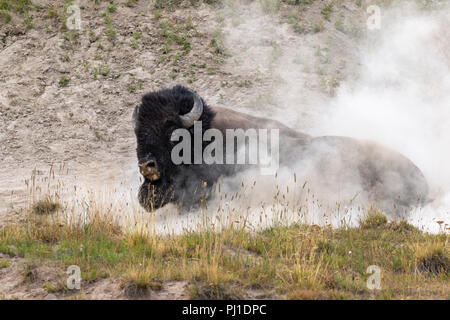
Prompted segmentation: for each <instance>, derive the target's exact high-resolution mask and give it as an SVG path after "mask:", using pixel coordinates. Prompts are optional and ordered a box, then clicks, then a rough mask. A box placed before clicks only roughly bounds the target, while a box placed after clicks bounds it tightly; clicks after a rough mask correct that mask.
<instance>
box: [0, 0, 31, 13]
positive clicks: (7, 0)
mask: <svg viewBox="0 0 450 320" xmlns="http://www.w3.org/2000/svg"><path fill="white" fill-rule="evenodd" d="M31 5H32V2H31V0H0V10H6V11H15V12H22V13H23V12H26V11H27V10H28V9H30V7H31Z"/></svg>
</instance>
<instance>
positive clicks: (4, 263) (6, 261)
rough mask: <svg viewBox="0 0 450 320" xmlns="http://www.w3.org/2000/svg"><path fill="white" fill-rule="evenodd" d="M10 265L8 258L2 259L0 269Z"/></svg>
mask: <svg viewBox="0 0 450 320" xmlns="http://www.w3.org/2000/svg"><path fill="white" fill-rule="evenodd" d="M10 265H11V264H10V263H9V261H8V260H0V269H4V268H8V267H9V266H10Z"/></svg>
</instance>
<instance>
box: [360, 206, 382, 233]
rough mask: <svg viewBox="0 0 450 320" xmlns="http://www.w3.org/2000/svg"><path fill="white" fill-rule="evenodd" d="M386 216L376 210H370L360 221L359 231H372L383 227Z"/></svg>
mask: <svg viewBox="0 0 450 320" xmlns="http://www.w3.org/2000/svg"><path fill="white" fill-rule="evenodd" d="M387 222H388V221H387V218H386V216H385V215H384V214H383V213H381V212H379V211H376V210H370V211H369V212H368V213H367V215H366V216H365V217H364V218H363V219H361V221H360V222H359V226H360V228H361V229H373V228H379V227H383V226H385V225H386V224H387Z"/></svg>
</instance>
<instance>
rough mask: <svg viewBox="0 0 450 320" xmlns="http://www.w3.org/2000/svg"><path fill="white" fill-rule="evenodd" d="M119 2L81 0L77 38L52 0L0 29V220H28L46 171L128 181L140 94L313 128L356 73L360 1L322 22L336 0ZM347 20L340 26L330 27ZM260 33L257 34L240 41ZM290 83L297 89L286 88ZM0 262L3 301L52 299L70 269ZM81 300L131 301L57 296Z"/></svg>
mask: <svg viewBox="0 0 450 320" xmlns="http://www.w3.org/2000/svg"><path fill="white" fill-rule="evenodd" d="M126 2H127V1H122V0H121V1H116V3H117V6H116V10H111V12H109V11H108V9H107V8H108V7H109V6H111V3H110V2H108V1H101V2H100V3H99V4H95V3H94V2H93V1H81V4H82V10H81V18H82V30H81V31H79V32H74V31H70V30H66V29H64V28H63V27H62V23H61V21H60V20H59V19H60V18H59V17H61V15H62V12H63V8H62V6H61V5H60V6H59V7H58V10H57V11H58V12H59V16H58V17H56V18H55V17H54V16H52V15H51V14H50V13H49V12H50V11H49V10H50V9H51V8H52V7H53V5H54V1H51V0H35V1H33V3H35V4H38V5H40V7H39V8H33V9H32V10H30V12H29V17H30V18H31V21H32V25H30V24H29V23H28V25H27V23H26V22H25V21H24V20H23V19H22V17H21V16H20V15H19V14H13V17H12V20H11V22H9V23H6V24H5V23H4V24H0V38H1V39H2V41H0V127H1V131H0V159H1V166H0V226H1V225H4V224H5V223H7V222H8V221H9V222H17V221H20V220H21V219H24V218H25V214H24V210H23V209H24V208H26V206H27V204H29V203H30V201H31V200H32V199H31V198H30V191H29V190H30V187H29V186H30V184H31V183H32V179H31V180H30V178H31V177H35V178H36V177H37V178H38V180H39V181H40V183H41V185H42V190H40V191H41V194H45V187H46V182H47V183H48V180H49V179H47V177H48V176H49V175H50V176H51V175H52V174H56V179H51V180H52V183H53V184H65V185H66V186H72V185H77V183H78V182H79V181H83V183H84V185H86V184H89V183H90V182H93V183H94V182H95V184H96V185H99V184H102V183H104V184H114V183H117V181H121V182H123V181H125V182H130V181H131V180H133V179H134V180H133V182H132V183H134V184H136V183H137V181H136V180H137V179H138V175H137V170H136V168H135V162H136V158H135V139H134V135H133V132H132V129H131V126H130V116H131V112H132V108H133V107H134V105H135V104H136V103H137V102H138V101H139V100H140V97H141V96H142V94H144V93H145V92H147V91H150V90H154V89H157V88H161V87H168V86H171V85H174V84H184V85H186V86H189V87H191V88H193V89H195V90H196V91H197V92H198V93H199V94H200V95H201V96H202V97H203V98H204V99H205V100H206V101H208V103H209V104H220V105H226V106H228V107H232V108H238V109H240V110H242V111H246V112H252V113H254V114H260V115H265V116H270V117H273V118H275V119H278V120H281V121H283V122H285V123H287V124H288V125H290V126H292V127H295V128H297V129H300V130H302V131H305V132H309V131H310V129H311V128H312V127H313V126H312V124H314V123H315V122H316V121H318V119H319V118H320V115H321V114H322V113H324V112H326V109H324V108H325V107H324V106H326V102H327V101H328V100H329V99H330V97H332V96H333V94H334V91H335V89H336V87H338V86H339V83H340V82H341V81H342V80H344V79H347V78H349V77H353V76H355V75H356V74H357V70H358V52H357V46H356V43H357V42H358V41H359V40H360V39H361V36H362V34H363V33H365V32H366V30H365V29H364V28H363V27H362V26H363V24H364V21H365V17H366V16H365V15H366V13H365V8H364V6H359V5H358V4H357V3H358V1H339V2H336V3H335V4H334V6H333V9H332V13H331V14H330V17H329V18H328V17H325V15H324V13H323V12H321V11H322V10H323V8H324V6H325V3H326V2H327V3H328V2H330V1H313V3H311V4H308V5H305V6H301V7H299V6H292V5H287V4H286V3H281V5H280V7H279V8H277V9H276V10H275V9H274V8H272V7H271V5H270V3H271V2H270V1H266V2H264V3H269V5H268V6H266V7H264V6H263V7H261V5H260V3H259V2H257V1H243V3H240V4H238V3H237V2H236V1H225V4H221V5H217V4H216V5H208V4H204V3H200V4H199V5H198V7H193V6H191V5H189V4H188V3H184V2H183V5H181V6H177V7H172V8H165V9H159V10H157V9H154V6H153V5H152V3H149V2H147V1H138V2H137V3H136V4H132V5H131V6H127V5H125V4H126ZM128 2H129V1H128ZM104 13H107V17H109V18H110V20H108V18H107V17H105V16H104V15H103V16H102V14H104ZM342 16H343V17H345V19H344V20H343V21H344V22H342V21H341V24H342V23H343V25H344V26H341V24H339V26H340V27H337V23H339V21H340V20H339V19H341V18H340V17H342ZM164 21H166V22H164ZM255 28H256V29H258V30H259V32H257V34H258V36H257V37H248V36H247V35H248V34H255V32H254V30H255ZM338 29H340V30H338ZM164 30H166V31H167V30H169V31H170V30H172V31H173V32H174V33H176V34H183V35H184V37H185V39H184V41H185V42H186V41H188V42H189V46H188V47H189V49H187V50H186V49H185V48H184V47H183V45H184V44H183V43H177V41H176V40H175V41H174V42H173V43H170V44H167V41H166V38H165V37H164V35H163V32H164ZM292 81H294V82H295V83H297V84H298V87H291V86H285V85H283V83H286V82H288V83H293V82H292ZM280 97H283V99H278V98H280ZM286 104H289V105H290V106H291V108H292V105H294V106H295V107H296V108H298V112H297V113H296V117H292V116H291V115H288V114H286V113H285V112H283V110H284V109H283V108H285V107H286ZM51 167H53V173H52V169H51ZM65 190H70V188H69V187H67V188H66V189H65ZM59 196H60V197H62V198H64V197H65V196H67V191H66V193H65V194H60V195H59ZM30 199H31V200H30ZM0 260H5V261H9V265H8V266H7V267H4V268H1V269H0V294H2V295H3V296H2V297H3V298H8V299H10V298H19V299H35V298H40V299H42V298H45V297H47V298H52V296H50V297H49V296H48V290H45V289H43V286H45V285H46V283H52V284H53V285H57V284H58V283H59V282H60V281H62V279H64V277H65V275H64V271H63V270H57V271H55V270H54V269H52V268H51V267H50V266H29V265H27V262H26V261H25V260H24V259H21V258H10V257H7V256H5V255H1V256H0ZM30 270H31V271H30ZM24 273H25V274H28V276H26V277H25V278H28V279H29V281H25V280H23V279H24V276H23V275H24ZM185 285H186V283H184V282H173V283H168V284H165V285H164V286H163V288H162V290H161V291H158V292H149V293H148V295H146V296H144V298H151V299H166V298H171V299H183V298H188V294H187V293H186V292H185V290H184V289H185ZM249 294H250V293H249ZM80 295H81V296H80ZM79 296H80V297H83V298H96V299H111V298H119V299H120V298H127V296H126V294H125V293H124V290H123V288H121V287H120V283H119V281H118V280H114V279H102V280H100V281H97V282H95V283H93V284H91V285H90V286H88V287H86V288H84V290H83V292H82V293H81V294H80V293H76V294H70V292H69V293H65V294H64V295H62V296H60V298H76V297H79ZM250 296H253V297H257V293H256V294H253V295H252V294H250Z"/></svg>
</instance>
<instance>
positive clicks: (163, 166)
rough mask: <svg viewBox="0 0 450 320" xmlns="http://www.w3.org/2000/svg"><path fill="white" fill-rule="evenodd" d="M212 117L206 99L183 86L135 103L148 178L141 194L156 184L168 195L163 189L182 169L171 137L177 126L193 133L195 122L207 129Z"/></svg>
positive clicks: (140, 155)
mask: <svg viewBox="0 0 450 320" xmlns="http://www.w3.org/2000/svg"><path fill="white" fill-rule="evenodd" d="M212 117H213V112H212V111H210V110H209V108H208V107H207V105H206V104H205V103H204V101H203V100H202V99H201V98H200V97H199V96H198V95H197V94H196V93H194V92H192V91H190V90H189V89H187V88H185V87H183V86H175V87H173V88H172V89H163V90H160V91H155V92H150V93H148V94H146V95H145V96H144V97H143V98H142V103H141V104H139V105H137V106H136V107H135V109H134V112H133V116H132V125H133V128H134V132H135V134H136V138H137V158H138V166H139V171H140V173H141V174H142V175H143V176H144V178H145V181H144V184H143V186H142V187H141V191H140V195H141V194H144V195H147V194H149V191H148V190H147V189H145V188H148V187H151V186H153V188H156V189H157V190H156V191H157V193H159V197H165V195H163V194H161V193H166V192H167V190H169V189H170V188H169V186H170V185H172V183H173V181H172V179H173V177H175V176H176V175H177V172H178V171H179V170H180V166H176V165H174V164H173V162H172V160H171V151H172V148H173V147H174V145H175V143H174V142H172V141H171V136H172V133H173V132H174V131H175V130H176V129H180V128H186V129H188V130H190V131H191V134H193V132H192V131H193V125H194V122H195V121H198V120H200V121H202V125H203V128H204V129H207V128H208V127H209V123H210V121H211V119H212ZM143 188H144V190H143ZM152 192H153V191H152ZM140 198H141V196H140ZM153 198H154V199H152V200H155V199H156V198H158V197H153ZM141 204H142V202H141ZM144 207H145V206H144Z"/></svg>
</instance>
